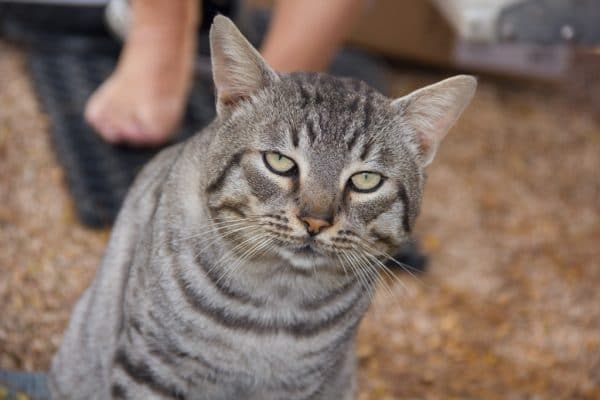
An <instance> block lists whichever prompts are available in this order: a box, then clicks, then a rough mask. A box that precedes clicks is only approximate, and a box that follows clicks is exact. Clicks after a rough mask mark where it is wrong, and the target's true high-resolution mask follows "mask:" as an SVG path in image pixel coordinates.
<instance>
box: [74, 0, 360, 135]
mask: <svg viewBox="0 0 600 400" xmlns="http://www.w3.org/2000/svg"><path fill="white" fill-rule="evenodd" d="M363 4H364V0H328V1H322V0H285V1H279V2H278V3H277V5H276V8H275V11H274V15H273V22H272V24H271V27H270V29H269V32H268V34H267V37H266V39H265V44H264V46H263V49H262V51H261V52H262V53H263V55H264V56H265V58H266V60H267V61H268V62H269V64H270V65H271V66H273V67H274V68H275V69H276V70H280V71H296V70H303V71H319V70H323V69H324V68H326V67H327V65H328V64H329V62H330V61H331V58H332V57H333V55H334V53H335V51H336V49H337V48H338V46H339V44H340V43H341V41H342V40H343V38H344V37H345V36H346V34H347V33H348V32H349V30H350V29H351V28H352V27H353V26H354V23H355V22H356V20H357V19H358V17H359V16H360V13H361V11H362V8H363ZM198 10H199V1H198V0H178V1H173V0H134V1H132V12H133V21H132V25H131V28H130V30H129V35H128V37H127V42H126V43H125V47H124V49H123V52H122V54H121V57H120V59H119V63H118V65H117V68H116V69H115V71H114V72H113V74H112V75H111V76H110V77H109V78H108V79H107V80H106V81H105V82H104V83H103V84H102V86H100V88H99V89H98V90H97V91H96V92H95V93H94V94H93V95H92V97H91V98H90V100H89V101H88V103H87V105H86V110H85V118H86V120H87V121H88V122H89V123H90V124H91V125H92V126H93V127H94V128H95V129H96V130H97V131H98V133H99V134H100V135H101V136H102V137H103V138H104V139H105V140H107V141H108V142H110V143H128V144H131V145H136V146H154V145H160V144H162V143H164V142H165V141H167V140H168V139H169V137H170V136H171V135H172V134H173V132H174V130H175V128H176V127H177V124H178V123H179V121H180V119H181V115H182V113H183V109H184V105H185V101H186V98H187V92H188V91H189V88H190V83H191V76H192V67H193V55H194V52H195V46H196V41H195V38H196V30H197V27H198V23H199V18H198V15H199V12H198Z"/></svg>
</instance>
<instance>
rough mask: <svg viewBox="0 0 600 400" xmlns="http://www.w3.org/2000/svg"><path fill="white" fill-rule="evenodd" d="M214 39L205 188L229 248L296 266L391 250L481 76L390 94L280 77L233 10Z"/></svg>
mask: <svg viewBox="0 0 600 400" xmlns="http://www.w3.org/2000/svg"><path fill="white" fill-rule="evenodd" d="M210 39H211V51H212V60H213V61H212V62H213V76H214V81H215V87H216V91H217V110H218V122H217V124H216V127H217V128H216V129H217V131H216V133H215V135H214V138H213V141H212V143H211V146H210V148H209V150H208V151H209V155H208V163H207V169H208V175H207V181H206V184H205V188H204V189H205V191H206V199H207V206H208V209H209V210H210V215H211V218H212V220H213V221H214V222H215V227H217V229H218V230H219V232H220V234H221V235H222V236H223V237H224V238H225V239H226V240H227V241H228V242H229V243H230V245H231V246H232V249H234V251H236V252H238V253H239V254H240V255H243V256H245V257H261V256H263V255H269V256H270V257H281V258H283V259H285V260H287V261H288V262H289V263H290V264H291V265H293V266H295V267H297V268H318V267H321V266H326V265H337V266H339V265H340V263H342V264H348V265H350V264H353V263H354V264H356V263H361V262H362V263H363V264H364V263H365V262H373V258H374V257H375V258H379V259H380V258H382V255H383V254H384V253H393V252H394V251H395V250H396V249H397V247H398V246H399V245H400V244H401V243H402V242H403V241H404V240H406V239H407V237H408V235H409V234H410V231H411V228H412V227H413V224H414V222H415V218H416V216H417V214H418V211H419V207H420V203H421V196H422V189H423V183H424V168H425V167H426V166H427V165H428V164H429V163H430V162H431V161H432V159H433V157H434V155H435V153H436V150H437V148H438V145H439V143H440V141H441V140H442V139H443V137H444V136H445V135H446V133H447V132H448V130H449V129H450V128H451V127H452V125H453V124H454V122H455V121H456V120H457V118H458V117H459V115H460V114H461V112H462V111H463V109H464V108H465V107H466V106H467V104H468V103H469V101H470V100H471V97H472V96H473V93H474V91H475V87H476V81H475V79H474V78H473V77H470V76H456V77H454V78H450V79H447V80H444V81H442V82H439V83H437V84H435V85H431V86H428V87H425V88H423V89H420V90H417V91H416V92H413V93H411V94H409V95H407V96H405V97H401V98H398V99H389V98H386V97H384V96H383V95H381V94H379V93H378V92H376V91H375V90H373V89H371V88H370V87H368V86H367V85H366V84H364V83H362V82H358V81H355V80H350V79H341V78H335V77H332V76H329V75H326V74H319V73H291V74H279V73H276V72H275V71H273V70H272V69H271V68H270V67H269V66H268V65H267V64H266V62H265V60H264V59H263V58H262V57H261V56H260V54H259V53H258V52H257V51H256V50H255V49H254V48H253V47H252V46H251V45H250V43H248V42H247V41H246V39H245V38H244V37H243V36H242V35H241V33H240V32H239V31H238V30H237V28H236V27H235V26H234V25H233V23H232V22H231V21H230V20H229V19H227V18H225V17H221V16H219V17H216V18H215V20H214V23H213V26H212V28H211V32H210Z"/></svg>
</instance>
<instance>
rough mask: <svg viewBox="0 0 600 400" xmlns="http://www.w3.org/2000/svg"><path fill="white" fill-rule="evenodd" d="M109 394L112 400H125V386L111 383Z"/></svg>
mask: <svg viewBox="0 0 600 400" xmlns="http://www.w3.org/2000/svg"><path fill="white" fill-rule="evenodd" d="M110 394H111V396H112V398H113V399H116V400H121V399H123V400H124V399H127V390H126V389H125V386H123V385H120V384H118V383H113V385H112V386H111V387H110Z"/></svg>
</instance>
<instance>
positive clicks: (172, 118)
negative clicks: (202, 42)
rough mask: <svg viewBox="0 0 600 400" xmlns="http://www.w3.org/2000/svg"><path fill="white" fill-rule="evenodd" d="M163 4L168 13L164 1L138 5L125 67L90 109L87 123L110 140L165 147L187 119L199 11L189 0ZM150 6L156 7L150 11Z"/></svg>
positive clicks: (94, 98)
mask: <svg viewBox="0 0 600 400" xmlns="http://www.w3.org/2000/svg"><path fill="white" fill-rule="evenodd" d="M146 1H147V2H148V3H147V5H145V2H146ZM162 2H163V3H164V4H165V6H166V7H167V9H166V10H165V9H162V10H161V7H160V4H158V6H157V4H156V3H161V0H154V1H148V0H143V1H141V0H140V1H135V2H134V3H133V7H134V8H133V13H134V21H133V25H132V27H131V30H130V33H129V36H128V37H127V42H126V44H125V47H124V49H123V52H122V54H121V57H120V59H119V64H118V66H117V68H116V70H115V71H114V72H113V74H112V75H111V76H110V77H109V78H108V79H107V80H106V81H105V82H104V83H103V84H102V86H100V88H98V89H97V90H96V92H95V93H94V94H93V95H92V96H91V98H90V99H89V101H88V103H87V105H86V109H85V118H86V120H87V121H88V122H89V123H90V124H91V125H92V126H93V127H94V128H95V129H96V130H97V131H98V133H99V134H100V135H101V136H102V137H103V138H104V139H106V140H107V141H108V142H111V143H129V144H132V145H138V146H151V145H159V144H161V143H164V142H165V141H166V140H168V138H169V137H170V136H171V135H172V134H173V131H174V129H175V128H176V126H177V125H178V123H179V120H180V119H181V115H182V112H183V108H184V105H185V102H186V97H187V91H188V89H189V86H190V80H191V74H192V60H193V55H194V54H195V51H194V50H195V45H196V41H195V38H196V31H195V28H196V21H197V16H196V15H197V12H196V13H195V14H196V15H194V16H192V15H191V13H190V11H192V13H194V11H195V10H193V9H192V10H190V8H189V7H188V6H189V4H185V3H188V2H185V1H182V2H179V1H178V2H172V1H171V0H162ZM150 3H155V4H153V5H152V6H154V7H153V8H152V7H151V8H150V9H149V8H148V6H150ZM169 3H170V4H169ZM190 3H196V1H193V0H192V1H191V2H190ZM136 4H137V5H136ZM136 7H138V8H136ZM186 7H187V8H186ZM139 8H142V9H141V10H140V9H139ZM178 8H182V10H177V9H178Z"/></svg>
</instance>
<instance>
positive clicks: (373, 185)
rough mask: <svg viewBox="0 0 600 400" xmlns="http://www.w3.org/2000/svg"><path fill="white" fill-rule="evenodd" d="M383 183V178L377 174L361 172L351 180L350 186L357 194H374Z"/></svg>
mask: <svg viewBox="0 0 600 400" xmlns="http://www.w3.org/2000/svg"><path fill="white" fill-rule="evenodd" d="M382 183H383V177H382V176H381V175H379V174H378V173H376V172H368V171H364V172H359V173H358V174H354V175H352V177H351V178H350V186H352V189H354V190H355V191H357V192H374V191H375V190H376V189H377V188H379V186H381V184H382Z"/></svg>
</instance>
